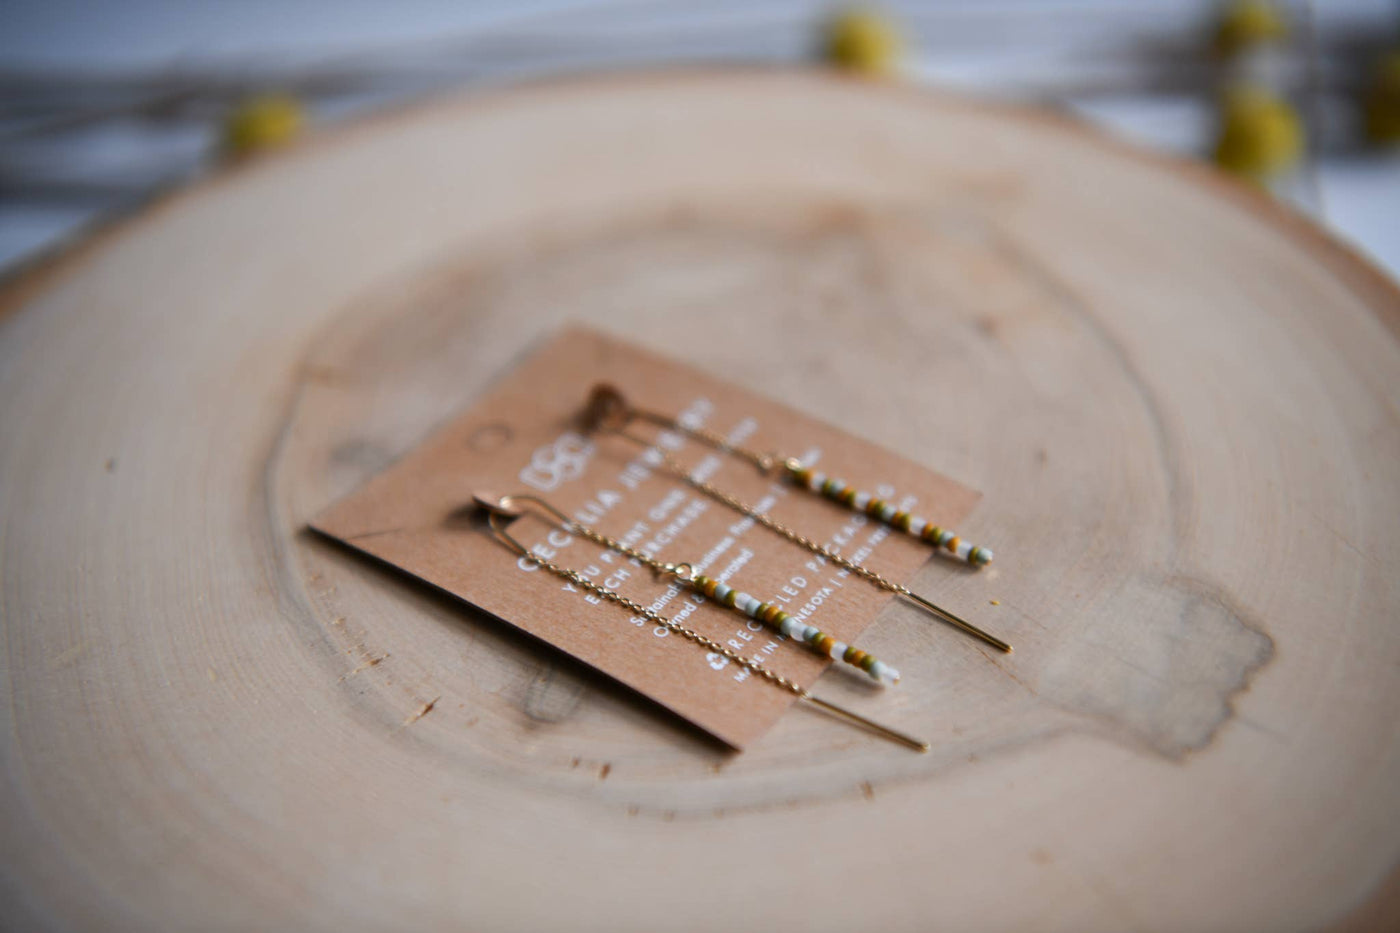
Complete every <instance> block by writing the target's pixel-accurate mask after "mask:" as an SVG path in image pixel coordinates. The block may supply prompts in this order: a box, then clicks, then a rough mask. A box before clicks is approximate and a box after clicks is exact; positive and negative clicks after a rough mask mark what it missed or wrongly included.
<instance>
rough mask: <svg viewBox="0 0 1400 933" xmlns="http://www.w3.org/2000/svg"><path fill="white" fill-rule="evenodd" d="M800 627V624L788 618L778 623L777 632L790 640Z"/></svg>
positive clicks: (790, 617)
mask: <svg viewBox="0 0 1400 933" xmlns="http://www.w3.org/2000/svg"><path fill="white" fill-rule="evenodd" d="M801 627H802V623H801V622H799V621H797V620H796V619H794V618H793V617H792V616H788V617H787V618H786V619H784V620H783V621H782V622H780V623H778V631H780V632H782V633H783V634H784V635H786V636H788V637H789V638H791V637H792V636H793V634H794V633H795V632H796V631H797V630H798V629H799V628H801Z"/></svg>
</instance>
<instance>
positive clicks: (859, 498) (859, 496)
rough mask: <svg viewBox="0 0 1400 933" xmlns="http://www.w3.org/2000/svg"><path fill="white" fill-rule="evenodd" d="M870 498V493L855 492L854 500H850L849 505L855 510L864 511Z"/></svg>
mask: <svg viewBox="0 0 1400 933" xmlns="http://www.w3.org/2000/svg"><path fill="white" fill-rule="evenodd" d="M870 498H871V496H870V493H868V492H858V493H856V498H855V501H854V502H852V503H851V505H852V506H853V507H854V508H855V510H856V511H857V512H864V511H865V507H866V506H867V505H869V504H870Z"/></svg>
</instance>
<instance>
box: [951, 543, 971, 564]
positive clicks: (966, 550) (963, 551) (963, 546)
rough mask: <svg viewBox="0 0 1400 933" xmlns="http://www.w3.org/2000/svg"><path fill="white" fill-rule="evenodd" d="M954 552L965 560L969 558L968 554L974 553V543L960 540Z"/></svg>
mask: <svg viewBox="0 0 1400 933" xmlns="http://www.w3.org/2000/svg"><path fill="white" fill-rule="evenodd" d="M953 553H955V554H957V555H958V556H959V557H961V558H962V559H963V560H967V555H969V554H971V553H972V545H971V544H969V543H968V542H966V541H959V542H958V549H957V550H956V551H954V552H953Z"/></svg>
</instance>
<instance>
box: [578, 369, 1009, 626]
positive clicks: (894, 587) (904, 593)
mask: <svg viewBox="0 0 1400 933" xmlns="http://www.w3.org/2000/svg"><path fill="white" fill-rule="evenodd" d="M580 421H581V423H582V425H583V427H584V428H585V429H586V430H588V431H590V432H603V433H609V434H613V435H616V436H618V437H622V438H625V439H626V440H628V441H631V442H632V443H633V444H636V445H638V446H640V447H643V448H647V449H652V450H655V451H656V453H657V454H658V455H659V456H660V458H661V463H662V464H663V465H664V466H665V468H666V469H667V471H668V472H670V473H671V474H672V475H674V476H676V477H677V478H678V479H680V480H681V481H682V482H684V483H686V484H687V485H689V486H690V487H691V488H693V489H695V490H696V491H698V492H700V493H702V494H703V495H705V496H707V497H709V498H710V499H713V500H714V501H716V502H719V503H720V504H721V505H724V506H726V507H728V508H730V509H733V510H734V511H736V512H738V513H740V514H741V515H744V516H746V517H748V518H751V519H753V520H754V522H756V523H757V524H759V525H762V526H763V527H764V528H767V529H768V530H770V531H772V532H774V533H776V534H778V535H780V536H782V537H783V538H786V539H787V540H788V541H791V542H792V543H793V544H796V545H798V546H800V547H803V548H806V549H807V550H809V551H811V552H812V553H814V554H817V555H819V556H821V557H823V558H825V559H826V560H828V561H830V562H832V563H833V564H835V565H837V566H838V567H841V568H843V569H845V570H849V571H850V572H851V573H854V574H855V575H857V576H859V577H861V578H862V579H864V580H867V581H869V582H870V583H872V584H874V585H875V586H877V587H879V588H880V589H882V590H885V591H887V592H890V593H894V594H895V595H896V596H899V597H901V598H903V599H905V600H908V601H909V602H911V603H913V604H914V605H916V606H918V607H919V608H920V609H923V610H924V611H926V612H928V613H930V614H932V615H933V616H934V617H935V618H938V619H941V620H942V621H944V622H947V623H948V624H950V625H953V626H955V627H956V628H958V629H961V630H962V631H963V632H966V633H967V634H969V635H972V636H973V637H975V638H978V639H981V640H982V641H983V642H985V643H986V644H988V645H991V646H992V647H993V648H996V649H997V650H998V651H1005V652H1010V651H1011V645H1009V644H1008V643H1006V642H1005V641H1002V640H1001V639H1000V638H997V637H996V636H995V635H992V634H990V633H988V632H986V631H983V630H982V629H980V628H978V627H977V626H975V625H973V624H972V623H970V622H968V621H966V620H965V619H962V618H959V617H958V616H956V615H954V614H953V613H951V612H949V611H948V610H946V609H944V608H942V607H940V606H937V605H935V604H934V603H933V602H932V601H930V600H928V599H926V598H925V597H923V596H920V595H919V594H917V593H914V592H912V591H910V589H909V588H908V587H907V586H904V585H903V584H901V583H896V582H894V581H893V580H890V579H889V578H887V577H885V576H883V575H882V574H880V573H878V572H876V571H874V570H871V569H870V568H868V567H866V566H864V565H863V564H860V563H857V562H856V561H852V560H849V559H848V558H845V557H843V556H841V555H840V554H839V553H837V552H836V551H834V550H832V549H831V548H830V547H827V546H826V545H823V544H821V543H820V542H817V541H814V540H812V539H811V538H808V537H806V536H805V535H802V534H801V533H799V532H797V531H795V530H794V529H792V528H790V527H788V526H787V525H784V524H783V523H781V522H779V521H778V520H776V519H774V518H773V517H772V516H771V515H769V514H768V513H766V512H762V511H760V510H758V509H756V508H754V507H753V506H752V505H749V504H748V503H746V502H744V501H743V500H741V499H739V498H738V497H736V496H734V495H731V494H730V493H727V492H725V491H724V490H722V489H719V488H717V487H715V486H714V485H713V484H711V483H709V482H707V481H705V480H703V479H701V478H699V477H697V476H695V475H694V474H692V473H691V472H690V471H689V470H687V469H686V468H685V467H684V466H683V465H681V464H680V463H679V462H678V461H677V460H676V459H675V458H674V457H672V456H671V455H670V454H669V453H667V452H666V451H665V450H664V449H662V447H661V446H660V445H658V444H656V443H654V442H653V441H650V440H648V439H646V438H645V437H641V436H639V435H637V434H634V433H632V431H631V430H630V429H631V427H632V425H633V424H636V423H639V422H640V423H647V424H651V425H653V426H655V427H659V428H662V429H663V430H668V431H675V432H677V433H679V434H682V435H684V436H686V437H689V438H691V439H693V440H696V441H699V442H700V443H702V444H705V445H706V446H708V447H711V448H713V449H715V450H718V451H720V452H721V453H724V454H727V455H729V456H732V457H735V458H737V459H740V460H744V461H747V462H748V463H751V464H753V465H754V466H755V467H757V468H758V470H759V471H760V472H761V473H764V474H766V475H774V474H775V473H776V474H778V475H781V476H782V477H784V478H785V479H787V480H788V481H789V482H791V483H793V484H794V485H796V486H797V487H798V488H799V489H805V490H809V491H811V492H814V493H817V494H818V495H821V496H823V497H824V498H826V499H829V500H831V501H832V502H836V503H839V504H841V505H844V506H846V507H847V508H849V509H852V510H855V511H858V512H863V513H864V514H866V515H867V516H869V517H870V518H873V519H875V520H876V521H879V522H883V523H884V524H886V525H888V526H890V527H891V528H894V529H896V530H898V531H902V532H904V533H905V534H908V535H910V536H912V537H915V538H918V539H919V540H920V541H923V542H925V543H928V544H931V545H933V546H934V547H936V548H939V549H940V550H942V551H946V552H947V553H948V554H950V555H952V556H954V557H957V558H960V559H962V560H965V561H967V562H968V564H970V565H971V566H973V567H984V566H986V565H987V564H989V563H991V561H992V556H993V555H992V551H991V549H990V548H985V547H981V546H980V545H975V544H971V543H969V542H967V541H964V540H963V539H962V538H961V537H960V536H959V535H958V534H957V533H956V532H954V531H952V530H950V529H947V528H942V527H940V526H938V525H935V524H934V523H933V522H930V521H928V520H926V519H924V518H922V517H920V516H917V515H911V514H910V513H908V512H904V511H900V510H899V509H898V508H896V507H895V506H894V505H891V504H890V503H889V502H886V501H885V500H883V499H881V498H879V497H877V496H873V495H871V494H870V493H868V492H864V491H861V490H859V489H857V488H856V487H855V486H853V485H850V484H848V483H847V482H846V480H844V479H840V478H837V477H834V476H828V475H826V474H825V473H821V472H818V471H816V470H813V469H811V468H810V467H807V466H804V465H803V464H802V462H801V461H799V460H798V459H797V458H795V457H783V456H781V455H779V454H776V453H759V452H757V451H754V450H749V449H747V448H743V447H739V446H736V445H734V444H731V443H730V442H729V440H728V439H727V438H725V437H722V436H720V435H719V434H716V433H714V432H712V431H707V430H704V429H703V428H698V427H691V426H687V425H684V424H682V423H681V422H680V421H679V420H677V419H676V418H673V417H671V416H669V415H665V414H660V413H657V412H653V411H647V410H646V409H642V408H637V407H635V406H633V405H631V404H630V403H629V402H628V401H627V399H626V398H625V397H624V396H623V395H622V393H621V392H619V391H618V390H617V389H615V388H613V387H612V386H610V385H606V384H602V385H597V386H594V388H593V391H592V392H591V393H590V395H589V398H588V402H587V404H586V405H585V406H584V409H583V413H582V415H581V416H580Z"/></svg>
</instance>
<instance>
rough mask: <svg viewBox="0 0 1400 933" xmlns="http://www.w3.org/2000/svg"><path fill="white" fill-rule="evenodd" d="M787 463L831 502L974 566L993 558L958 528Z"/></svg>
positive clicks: (795, 479) (801, 482)
mask: <svg viewBox="0 0 1400 933" xmlns="http://www.w3.org/2000/svg"><path fill="white" fill-rule="evenodd" d="M786 467H787V471H788V475H789V476H790V477H792V481H793V482H795V483H797V484H798V485H800V486H805V487H807V488H808V489H810V490H812V491H813V492H815V493H819V494H821V495H822V496H825V497H826V498H828V499H830V500H831V501H832V502H839V503H841V504H842V505H844V506H845V507H846V508H848V509H851V510H853V511H856V512H864V513H865V514H866V515H869V516H870V517H871V518H873V519H876V520H877V521H881V522H884V523H885V524H886V525H889V526H890V527H892V528H897V529H899V530H900V531H902V532H904V533H905V534H907V535H912V536H913V537H915V538H918V539H919V540H920V541H925V542H927V543H929V544H932V545H933V546H934V547H937V548H942V549H944V550H946V551H947V552H948V553H950V554H952V555H953V556H955V557H958V558H960V559H962V560H965V561H967V562H968V563H969V564H972V565H973V566H974V567H984V566H986V565H987V564H990V563H991V562H992V556H993V555H992V549H991V548H985V547H981V546H979V545H976V544H972V543H970V542H967V541H964V540H963V539H962V538H959V537H958V535H957V532H954V531H952V530H950V529H947V528H942V527H939V526H938V525H935V524H933V523H932V522H930V521H928V520H927V519H924V518H921V517H920V516H918V515H910V514H909V513H908V512H901V511H900V510H899V509H897V508H895V507H894V506H893V505H891V504H890V503H888V502H886V501H885V500H883V499H880V498H878V497H876V496H872V495H871V494H870V493H868V492H861V491H860V490H859V489H856V488H855V487H854V486H849V485H847V484H846V481H845V480H844V479H837V478H835V477H831V476H827V475H826V474H825V473H820V472H818V471H816V470H813V469H810V468H808V467H804V466H802V465H801V464H798V463H794V462H789V463H787V464H786Z"/></svg>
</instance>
